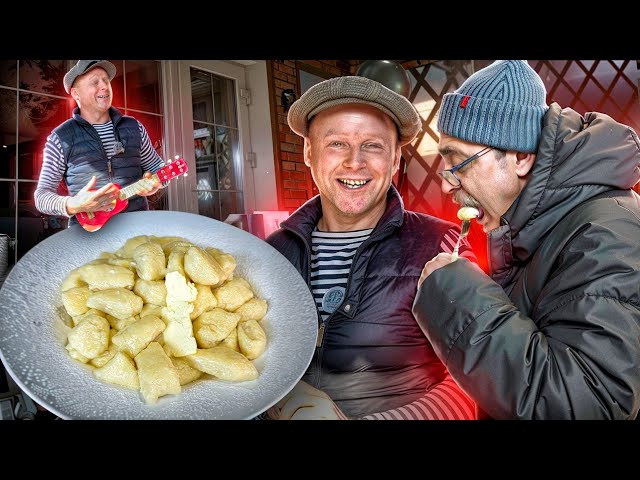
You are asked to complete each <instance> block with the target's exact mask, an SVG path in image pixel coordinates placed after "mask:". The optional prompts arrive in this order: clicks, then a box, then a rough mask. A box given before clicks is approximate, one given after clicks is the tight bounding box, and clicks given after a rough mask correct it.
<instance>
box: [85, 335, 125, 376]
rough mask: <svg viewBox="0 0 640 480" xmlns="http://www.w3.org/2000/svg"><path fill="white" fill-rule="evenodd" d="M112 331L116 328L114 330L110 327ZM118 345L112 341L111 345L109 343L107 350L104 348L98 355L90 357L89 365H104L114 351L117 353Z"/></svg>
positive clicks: (113, 354) (112, 355)
mask: <svg viewBox="0 0 640 480" xmlns="http://www.w3.org/2000/svg"><path fill="white" fill-rule="evenodd" d="M111 331H112V332H115V331H116V330H114V329H113V328H112V329H111ZM118 351H119V350H118V347H116V346H115V345H114V344H113V343H112V344H111V345H109V348H108V349H107V350H105V351H104V352H102V353H101V354H100V355H98V356H97V357H96V358H93V359H91V362H89V363H91V365H93V366H94V367H98V368H100V367H104V366H105V365H106V364H107V362H109V360H111V359H112V358H113V357H114V356H115V354H116V353H118Z"/></svg>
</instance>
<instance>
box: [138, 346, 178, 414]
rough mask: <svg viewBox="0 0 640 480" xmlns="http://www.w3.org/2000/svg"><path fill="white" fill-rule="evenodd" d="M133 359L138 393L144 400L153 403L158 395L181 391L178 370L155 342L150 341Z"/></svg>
mask: <svg viewBox="0 0 640 480" xmlns="http://www.w3.org/2000/svg"><path fill="white" fill-rule="evenodd" d="M134 360H135V362H136V366H137V367H138V380H139V381H140V393H142V397H143V398H144V401H145V402H147V403H150V404H153V403H156V402H157V401H158V398H159V397H162V396H164V395H171V394H178V393H180V392H181V391H182V387H181V386H180V377H179V376H178V371H177V370H176V368H175V367H174V366H173V363H172V362H171V359H170V358H169V357H168V356H167V354H166V353H164V350H163V349H162V347H161V346H160V345H159V344H157V343H156V342H151V343H150V344H149V346H147V348H145V349H144V350H142V351H141V352H140V353H139V354H138V355H136V357H135V358H134Z"/></svg>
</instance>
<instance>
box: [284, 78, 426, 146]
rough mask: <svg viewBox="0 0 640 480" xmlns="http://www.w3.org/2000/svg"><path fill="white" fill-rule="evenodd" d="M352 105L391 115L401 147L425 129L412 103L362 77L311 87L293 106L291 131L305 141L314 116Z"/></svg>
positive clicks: (290, 122)
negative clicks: (369, 107)
mask: <svg viewBox="0 0 640 480" xmlns="http://www.w3.org/2000/svg"><path fill="white" fill-rule="evenodd" d="M351 103H363V104H365V105H371V106H373V107H376V108H377V109H379V110H381V111H383V112H384V113H386V114H387V115H389V117H391V120H393V121H394V123H395V124H396V125H397V127H398V131H399V132H400V145H406V144H407V143H409V142H411V141H412V140H413V139H414V138H415V137H416V135H417V134H418V132H419V131H420V129H421V128H422V121H421V120H420V116H419V115H418V112H417V111H416V109H415V108H414V106H413V105H412V104H411V102H410V101H409V100H407V99H406V98H405V97H403V96H402V95H400V94H398V93H396V92H394V91H393V90H390V89H389V88H387V87H385V86H384V85H382V84H381V83H379V82H376V81H375V80H371V79H369V78H366V77H359V76H345V77H336V78H331V79H329V80H325V81H324V82H320V83H318V84H316V85H314V86H312V87H311V88H310V89H309V90H307V91H306V92H305V93H304V94H303V95H302V96H301V97H300V98H299V99H298V100H296V101H295V102H293V104H292V105H291V108H289V113H288V114H287V122H288V123H289V127H291V130H293V131H294V132H296V133H297V134H298V135H300V136H302V137H306V136H308V134H309V120H311V118H312V117H313V116H314V115H317V114H318V113H320V112H321V111H323V110H326V109H327V108H329V107H334V106H336V105H347V104H351Z"/></svg>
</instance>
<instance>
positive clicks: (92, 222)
mask: <svg viewBox="0 0 640 480" xmlns="http://www.w3.org/2000/svg"><path fill="white" fill-rule="evenodd" d="M187 171H188V167H187V164H186V163H185V161H184V160H183V159H182V158H178V159H176V160H175V161H173V162H171V163H168V164H167V165H165V166H164V167H162V168H161V169H160V170H158V171H157V172H155V173H154V174H153V176H152V177H151V178H143V179H142V180H138V181H137V182H136V183H133V184H131V185H129V186H128V187H125V188H121V187H120V185H118V184H117V183H114V184H113V185H114V186H115V187H116V188H117V189H118V196H117V198H116V200H115V205H114V206H113V209H112V210H111V211H108V212H107V211H104V210H103V211H100V212H80V213H78V214H76V218H77V219H78V222H80V225H82V228H84V229H85V230H86V231H88V232H95V231H96V230H100V229H101V228H102V226H103V225H104V224H105V223H107V222H108V221H109V219H110V218H111V217H113V216H114V215H116V214H118V213H120V212H121V211H123V210H125V209H126V208H127V206H128V205H129V200H128V199H129V198H131V197H132V196H134V195H136V194H137V193H138V192H139V191H140V190H141V188H146V187H147V186H150V184H152V183H153V180H158V181H159V182H161V183H162V182H166V181H169V180H173V179H174V178H176V177H179V176H180V175H182V174H184V173H187Z"/></svg>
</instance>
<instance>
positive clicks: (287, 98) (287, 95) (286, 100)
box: [281, 88, 296, 112]
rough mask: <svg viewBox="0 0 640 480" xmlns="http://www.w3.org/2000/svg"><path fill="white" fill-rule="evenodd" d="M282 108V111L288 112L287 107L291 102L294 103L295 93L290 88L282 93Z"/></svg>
mask: <svg viewBox="0 0 640 480" xmlns="http://www.w3.org/2000/svg"><path fill="white" fill-rule="evenodd" d="M281 100H282V106H283V107H284V111H285V112H286V111H287V110H289V107H290V106H291V104H292V103H293V102H295V101H296V92H295V91H293V90H292V89H290V88H287V89H286V90H283V91H282V97H281Z"/></svg>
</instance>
